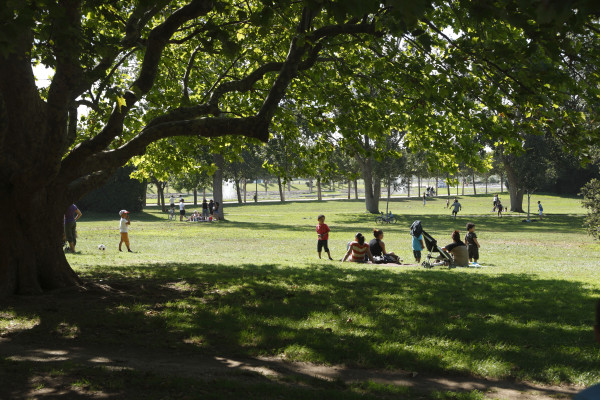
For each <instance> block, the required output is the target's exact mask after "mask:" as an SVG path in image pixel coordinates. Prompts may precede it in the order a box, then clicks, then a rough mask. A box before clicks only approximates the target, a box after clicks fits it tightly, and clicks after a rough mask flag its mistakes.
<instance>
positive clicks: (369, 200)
mask: <svg viewBox="0 0 600 400" xmlns="http://www.w3.org/2000/svg"><path fill="white" fill-rule="evenodd" d="M361 167H362V172H363V180H364V182H365V207H366V209H367V211H368V212H370V213H372V214H379V198H380V196H381V182H379V180H378V179H374V178H373V168H372V166H371V159H370V158H367V159H366V160H365V161H363V162H361Z"/></svg>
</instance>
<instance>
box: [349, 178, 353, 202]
mask: <svg viewBox="0 0 600 400" xmlns="http://www.w3.org/2000/svg"><path fill="white" fill-rule="evenodd" d="M351 191H352V181H351V180H350V179H348V200H350V195H351V194H350V193H351Z"/></svg>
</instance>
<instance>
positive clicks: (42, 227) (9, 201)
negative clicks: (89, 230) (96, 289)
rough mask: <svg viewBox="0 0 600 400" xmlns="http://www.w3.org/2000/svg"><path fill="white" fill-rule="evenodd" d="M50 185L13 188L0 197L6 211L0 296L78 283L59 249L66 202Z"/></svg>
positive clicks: (1, 235) (30, 292) (0, 267)
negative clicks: (34, 188) (27, 190)
mask: <svg viewBox="0 0 600 400" xmlns="http://www.w3.org/2000/svg"><path fill="white" fill-rule="evenodd" d="M59 193H61V192H60V190H58V189H57V188H55V187H53V186H52V185H49V187H48V188H45V189H42V190H40V191H38V192H37V193H23V192H22V191H21V190H20V189H17V188H13V189H10V190H9V191H8V192H4V193H3V195H2V196H1V197H0V206H1V207H2V209H3V210H5V213H4V217H3V221H2V229H1V232H2V233H1V234H0V238H1V240H2V244H1V245H0V296H1V295H6V294H11V293H19V294H39V293H42V292H43V291H46V290H51V289H58V288H63V287H67V286H73V285H79V284H81V281H80V280H79V278H78V277H77V275H76V274H75V272H73V270H72V269H71V267H70V266H69V263H68V262H67V259H66V257H65V254H64V252H63V249H62V246H61V244H62V238H63V232H64V227H63V214H64V212H65V211H66V209H67V207H68V205H69V204H70V203H69V202H68V201H65V200H64V198H62V196H61V195H60V194H59Z"/></svg>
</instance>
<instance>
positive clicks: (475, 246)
mask: <svg viewBox="0 0 600 400" xmlns="http://www.w3.org/2000/svg"><path fill="white" fill-rule="evenodd" d="M465 244H466V245H467V250H468V251H469V262H471V261H473V264H475V265H476V264H477V260H479V247H481V246H479V242H478V241H477V234H476V233H475V224H474V223H472V222H469V223H468V224H467V235H466V236H465Z"/></svg>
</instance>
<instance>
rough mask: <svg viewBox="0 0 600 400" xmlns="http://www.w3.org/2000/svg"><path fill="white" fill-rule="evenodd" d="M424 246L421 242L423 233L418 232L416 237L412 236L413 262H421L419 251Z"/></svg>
mask: <svg viewBox="0 0 600 400" xmlns="http://www.w3.org/2000/svg"><path fill="white" fill-rule="evenodd" d="M424 248H425V243H423V234H420V235H419V236H418V237H417V236H413V237H412V249H413V255H414V256H415V262H416V263H417V264H420V263H421V251H422V250H423V249H424Z"/></svg>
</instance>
